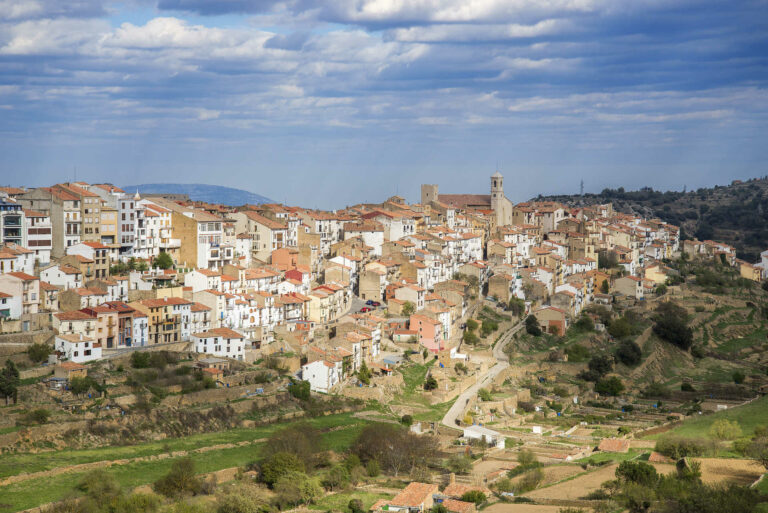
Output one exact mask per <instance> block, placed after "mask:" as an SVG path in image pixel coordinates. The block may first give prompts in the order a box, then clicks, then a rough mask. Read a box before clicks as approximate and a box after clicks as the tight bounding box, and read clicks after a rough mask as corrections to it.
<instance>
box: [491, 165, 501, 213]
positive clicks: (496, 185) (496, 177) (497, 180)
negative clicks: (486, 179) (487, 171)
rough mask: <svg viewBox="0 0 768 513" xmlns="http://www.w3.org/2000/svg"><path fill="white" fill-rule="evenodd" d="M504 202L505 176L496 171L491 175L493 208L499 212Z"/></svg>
mask: <svg viewBox="0 0 768 513" xmlns="http://www.w3.org/2000/svg"><path fill="white" fill-rule="evenodd" d="M503 204H504V177H503V176H501V173H499V172H498V171H496V172H495V173H493V175H491V209H493V211H494V212H496V213H498V212H499V210H500V207H501V206H502V205H503Z"/></svg>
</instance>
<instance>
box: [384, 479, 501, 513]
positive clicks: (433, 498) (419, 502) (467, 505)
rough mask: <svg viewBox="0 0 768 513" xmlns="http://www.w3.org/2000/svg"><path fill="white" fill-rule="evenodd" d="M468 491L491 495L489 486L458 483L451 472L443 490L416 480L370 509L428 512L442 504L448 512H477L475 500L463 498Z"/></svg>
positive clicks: (407, 512)
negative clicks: (468, 500)
mask: <svg viewBox="0 0 768 513" xmlns="http://www.w3.org/2000/svg"><path fill="white" fill-rule="evenodd" d="M467 492H481V493H483V494H485V496H486V497H490V496H491V491H490V490H489V489H488V488H487V487H485V486H473V485H466V484H461V483H457V482H456V480H455V478H454V476H453V474H451V479H450V482H449V483H448V485H447V486H446V487H445V488H444V489H443V491H440V487H439V486H438V485H436V484H433V483H419V482H416V481H414V482H411V483H409V484H408V486H406V487H405V488H403V490H402V491H401V492H400V493H398V494H397V495H395V496H394V497H393V498H391V499H380V500H378V501H376V502H375V503H374V504H373V505H372V506H371V508H370V511H372V512H374V513H377V512H382V511H396V512H402V513H427V512H428V511H430V510H432V509H433V507H434V506H436V505H442V506H443V507H445V509H446V511H448V513H475V512H476V511H477V507H476V505H475V503H474V502H467V501H463V500H461V499H462V497H464V495H465V494H467Z"/></svg>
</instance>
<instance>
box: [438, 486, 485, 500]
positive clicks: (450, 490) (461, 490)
mask: <svg viewBox="0 0 768 513" xmlns="http://www.w3.org/2000/svg"><path fill="white" fill-rule="evenodd" d="M473 491H479V492H483V493H484V494H485V495H486V496H488V497H490V495H491V491H490V490H489V489H488V488H486V487H484V486H472V485H465V484H461V483H451V484H449V485H448V486H446V487H445V490H443V495H448V496H450V497H461V496H462V495H464V494H465V493H467V492H473Z"/></svg>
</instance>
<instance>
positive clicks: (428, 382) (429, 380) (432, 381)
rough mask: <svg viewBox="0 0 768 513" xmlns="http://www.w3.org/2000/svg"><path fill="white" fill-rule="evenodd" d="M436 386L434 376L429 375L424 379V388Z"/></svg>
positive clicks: (432, 388)
mask: <svg viewBox="0 0 768 513" xmlns="http://www.w3.org/2000/svg"><path fill="white" fill-rule="evenodd" d="M436 388H437V380H436V379H435V377H434V376H429V377H428V378H427V379H426V381H424V390H434V389H436Z"/></svg>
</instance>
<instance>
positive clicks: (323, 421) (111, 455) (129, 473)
mask: <svg viewBox="0 0 768 513" xmlns="http://www.w3.org/2000/svg"><path fill="white" fill-rule="evenodd" d="M307 422H308V423H309V424H311V425H313V426H315V427H317V428H318V429H321V430H326V432H324V433H323V435H322V438H323V441H324V443H325V448H327V449H332V450H337V451H341V450H345V449H346V448H348V447H349V446H350V444H351V443H352V442H353V441H354V439H355V438H356V437H357V435H358V434H359V433H360V430H361V429H362V428H363V426H364V425H365V423H366V421H365V420H362V419H357V418H354V417H352V414H351V413H342V414H337V415H328V416H326V417H319V418H316V419H309V420H307ZM286 425H288V424H280V425H270V426H265V427H260V428H254V429H233V430H230V431H225V432H221V433H209V434H203V435H195V436H191V437H187V438H184V439H171V440H166V441H163V442H152V443H147V444H140V445H135V446H126V447H108V448H101V449H87V450H82V451H58V452H46V453H39V454H17V455H4V456H3V457H2V458H0V465H1V466H2V469H3V471H4V472H5V475H6V476H7V475H14V474H19V473H22V472H36V471H40V470H46V469H53V468H57V467H64V466H69V465H75V464H79V463H87V462H95V461H113V460H117V459H123V458H137V457H141V456H147V455H152V454H160V453H164V452H167V451H166V450H165V449H164V445H165V444H166V443H167V444H168V446H170V447H171V448H172V449H173V450H175V451H178V450H188V449H195V448H199V447H205V446H212V445H218V444H224V443H234V442H238V441H243V440H257V439H261V438H265V437H268V436H269V435H270V434H271V433H273V432H275V431H277V430H280V429H283V428H285V427H286ZM260 450H261V444H254V445H246V446H243V447H233V448H227V449H216V450H211V451H208V452H204V453H197V454H192V455H191V457H192V459H193V460H194V461H195V464H196V469H197V471H198V472H199V473H207V472H213V471H216V470H221V469H225V468H231V467H236V466H243V465H245V464H247V463H250V462H251V461H253V460H255V459H257V458H258V456H259V452H260ZM174 459H176V458H168V459H163V460H152V461H140V462H131V463H127V464H123V465H113V466H111V467H107V468H106V470H107V472H108V473H110V474H112V475H113V476H115V478H116V479H117V480H118V482H119V483H120V484H121V485H122V486H123V487H124V488H133V487H136V486H140V485H144V484H148V483H152V482H153V481H156V480H157V479H158V478H160V477H161V476H163V475H164V474H166V473H167V472H168V469H169V468H170V467H171V464H172V463H173V461H174ZM83 474H84V472H73V473H65V474H59V475H56V476H46V477H39V478H34V479H29V480H26V481H22V482H20V483H16V484H11V485H8V486H3V487H0V512H2V513H6V512H7V513H10V512H14V511H19V510H22V509H27V508H31V507H34V506H38V505H40V504H45V503H48V502H52V501H56V500H59V499H61V498H63V497H64V496H66V495H67V494H68V493H71V491H72V488H73V487H74V485H75V484H77V481H78V479H79V478H80V477H81V476H82V475H83Z"/></svg>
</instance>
